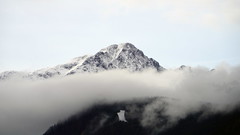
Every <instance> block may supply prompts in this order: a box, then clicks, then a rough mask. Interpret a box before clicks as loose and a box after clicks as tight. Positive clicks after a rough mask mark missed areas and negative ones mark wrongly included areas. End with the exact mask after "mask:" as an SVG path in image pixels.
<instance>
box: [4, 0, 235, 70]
mask: <svg viewBox="0 0 240 135" xmlns="http://www.w3.org/2000/svg"><path fill="white" fill-rule="evenodd" d="M239 7H240V3H239V1H238V0H228V1H221V0H194V1H192V0H170V1H169V0H114V1H113V0H88V1H82V0H78V1H77V0H48V1H47V0H0V71H4V70H33V69H37V68H42V67H46V66H54V65H56V64H61V63H64V62H67V61H68V60H70V59H72V58H74V57H77V56H81V55H85V54H94V53H96V52H97V51H99V50H100V49H101V48H104V47H106V46H108V45H111V44H115V43H123V42H130V43H132V44H134V45H136V47H137V48H139V49H141V50H142V51H143V52H145V54H146V55H147V56H149V57H152V58H154V59H156V60H157V61H158V62H159V63H160V65H162V66H163V67H166V68H172V67H178V66H180V65H182V64H185V65H190V66H196V65H204V66H207V67H211V68H212V67H214V66H215V65H216V64H218V63H220V62H227V63H229V64H232V65H238V64H239V63H240V54H239V51H238V50H240V45H239V43H240V38H239V35H240V27H239V26H240V25H239V24H240V8H239Z"/></svg>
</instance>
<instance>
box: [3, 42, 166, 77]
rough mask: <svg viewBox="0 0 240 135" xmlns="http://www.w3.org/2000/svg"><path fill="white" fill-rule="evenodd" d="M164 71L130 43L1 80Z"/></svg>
mask: <svg viewBox="0 0 240 135" xmlns="http://www.w3.org/2000/svg"><path fill="white" fill-rule="evenodd" d="M149 68H151V69H155V70H157V71H163V70H164V68H163V67H162V66H160V65H159V63H158V62H157V61H155V60H154V59H152V58H148V57H147V56H145V55H144V53H143V52H142V51H141V50H139V49H137V48H136V47H135V46H134V45H132V44H130V43H123V44H114V45H110V46H108V47H107V48H104V49H101V50H100V51H99V52H97V53H96V54H95V55H85V56H81V57H77V58H74V59H73V60H71V61H70V62H68V63H65V64H61V65H57V66H55V67H51V68H44V69H40V70H36V71H34V72H31V73H26V72H17V71H6V72H3V73H1V74H0V80H7V79H11V78H20V79H21V78H29V79H47V78H51V77H57V76H66V75H72V74H76V73H84V72H88V73H97V72H101V71H106V70H113V69H125V70H128V71H130V72H135V71H143V70H145V69H149Z"/></svg>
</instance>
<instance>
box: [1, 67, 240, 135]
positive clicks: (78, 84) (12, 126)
mask: <svg viewBox="0 0 240 135" xmlns="http://www.w3.org/2000/svg"><path fill="white" fill-rule="evenodd" d="M145 97H167V98H168V107H167V108H165V110H164V115H166V116H168V117H169V118H170V119H171V121H172V123H176V122H177V120H178V119H180V118H184V117H185V116H186V115H187V114H189V113H191V112H194V111H197V110H199V109H200V108H201V107H202V105H204V104H209V105H210V106H211V111H210V113H214V112H219V111H220V112H228V111H231V110H232V109H234V108H235V107H236V106H237V105H238V104H239V102H240V98H239V97H240V67H230V66H228V65H219V66H217V67H216V68H215V70H213V71H209V69H207V68H204V67H196V68H191V69H189V68H185V69H183V70H166V71H164V72H161V73H157V72H155V71H144V72H141V73H139V72H135V73H129V72H126V71H119V70H113V71H107V72H101V73H97V74H78V75H71V76H67V77H63V78H53V79H48V80H42V81H29V80H22V81H11V80H9V81H5V82H0V134H1V135H16V134H17V135H32V134H35V135H40V134H42V133H43V132H45V131H46V130H47V128H48V127H50V126H51V125H52V124H54V123H56V122H58V121H60V120H64V119H65V118H67V117H69V116H70V115H72V114H74V113H76V112H77V111H81V110H84V109H85V108H87V107H89V106H91V105H92V104H94V103H97V102H99V101H103V102H116V101H125V100H130V99H133V98H145ZM161 106H162V102H158V101H156V102H154V103H152V104H151V105H149V106H147V107H146V108H145V111H144V116H145V117H144V118H143V120H141V123H142V125H143V126H152V125H153V124H154V121H153V120H154V113H155V110H157V109H161ZM170 124H171V123H170Z"/></svg>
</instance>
